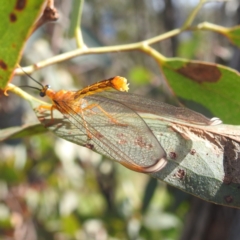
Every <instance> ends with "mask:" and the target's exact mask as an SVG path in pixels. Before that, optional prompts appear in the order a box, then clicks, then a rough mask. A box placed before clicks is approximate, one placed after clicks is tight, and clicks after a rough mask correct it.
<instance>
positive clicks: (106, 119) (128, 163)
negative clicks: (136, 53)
mask: <svg viewBox="0 0 240 240" xmlns="http://www.w3.org/2000/svg"><path fill="white" fill-rule="evenodd" d="M111 89H115V90H118V91H120V92H123V91H128V84H127V80H126V79H125V78H123V77H119V76H116V77H113V78H110V79H107V80H103V81H100V82H98V83H95V84H93V85H90V86H88V87H86V88H83V89H82V90H79V91H76V92H73V91H65V90H60V91H58V92H54V91H53V90H52V89H50V86H49V85H46V86H42V89H39V90H40V96H41V97H44V96H47V97H49V98H50V99H51V100H52V105H51V106H48V105H41V106H39V107H38V109H37V112H38V115H40V116H41V114H39V113H41V112H42V111H43V110H50V114H51V119H50V121H49V123H48V124H47V127H50V126H51V125H55V124H56V122H57V119H56V118H55V116H54V115H55V113H54V112H55V111H54V110H55V109H56V110H57V111H59V112H60V113H61V114H62V115H63V116H64V119H65V122H66V125H65V126H63V125H60V126H58V128H61V129H62V131H61V129H60V131H58V135H59V136H60V137H62V138H65V139H67V140H69V141H71V142H74V143H77V144H79V145H82V146H85V147H87V148H90V149H92V150H95V151H97V152H99V153H102V154H103V155H105V156H107V157H109V158H111V159H114V160H116V161H117V162H119V163H121V164H122V165H124V166H125V167H127V168H129V169H131V170H133V171H137V172H142V173H151V172H157V171H160V170H161V169H162V168H163V167H164V166H165V165H166V164H167V160H166V153H165V151H164V149H163V148H162V147H161V145H160V143H159V141H158V140H157V138H156V136H155V135H154V134H153V133H152V131H151V130H150V128H149V127H148V126H147V124H146V123H145V121H144V120H143V119H142V118H141V117H140V116H139V114H138V113H137V112H136V111H135V110H133V109H131V108H130V107H128V106H127V105H125V104H124V103H121V102H119V101H118V99H117V98H116V99H110V98H107V97H104V96H102V95H100V94H99V93H101V92H105V91H108V90H111ZM39 120H40V121H41V122H44V120H45V119H43V118H42V117H40V118H39ZM45 126H46V124H45Z"/></svg>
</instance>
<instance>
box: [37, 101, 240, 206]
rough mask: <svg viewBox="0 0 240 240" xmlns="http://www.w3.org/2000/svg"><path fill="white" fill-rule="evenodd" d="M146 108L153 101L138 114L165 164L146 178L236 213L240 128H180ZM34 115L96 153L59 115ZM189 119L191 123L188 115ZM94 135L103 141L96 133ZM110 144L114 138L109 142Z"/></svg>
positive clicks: (189, 125) (176, 122) (175, 121)
mask: <svg viewBox="0 0 240 240" xmlns="http://www.w3.org/2000/svg"><path fill="white" fill-rule="evenodd" d="M139 102H143V101H139ZM150 104H154V102H153V101H152V102H149V104H148V108H147V107H146V108H145V107H143V108H142V109H141V112H139V115H140V116H141V117H142V119H143V120H144V121H145V122H146V124H147V125H148V126H149V128H150V129H151V131H152V132H153V134H154V135H155V136H156V138H157V139H158V141H159V143H160V144H161V146H162V148H163V149H164V150H165V152H166V159H167V165H166V166H165V168H163V169H162V170H161V171H158V172H156V173H151V174H150V175H151V176H152V177H155V178H157V179H158V180H161V181H164V182H165V183H167V184H170V185H172V186H174V187H177V188H179V189H181V190H183V191H185V192H187V193H190V194H193V195H195V196H197V197H199V198H202V199H204V200H206V201H210V202H214V203H216V204H221V205H226V206H230V207H237V208H240V192H239V184H240V178H239V176H240V167H239V156H240V154H239V152H240V150H239V149H240V127H238V126H231V125H223V124H219V125H211V124H210V125H207V124H205V125H204V124H200V123H199V124H198V123H189V122H188V120H187V119H185V123H184V121H181V122H180V121H179V119H178V118H176V119H173V118H168V117H166V116H164V114H163V111H162V110H163V109H162V110H157V108H155V105H154V110H155V115H154V114H149V113H150V112H148V110H149V111H151V106H150ZM156 105H158V102H157V103H156ZM132 106H133V105H131V107H132ZM143 109H144V111H143ZM181 109H182V108H181ZM36 114H37V116H38V118H39V120H40V121H41V123H42V124H43V125H44V126H45V127H46V128H48V129H49V130H50V131H52V132H53V133H55V134H56V135H57V136H59V137H61V138H63V139H66V140H68V141H70V142H73V143H76V144H78V145H81V146H85V147H88V148H90V149H93V150H94V151H96V149H95V146H94V145H90V144H87V143H88V141H87V140H86V139H87V138H86V133H85V134H84V132H83V131H82V130H81V129H78V128H76V127H75V126H74V124H73V123H71V122H70V121H69V119H68V118H64V117H63V115H61V113H60V112H57V111H55V112H54V119H52V118H51V114H50V111H39V109H36ZM109 114H111V112H109ZM188 116H189V118H190V116H191V114H190V112H189V115H188ZM128 117H129V116H128ZM123 118H124V116H123ZM133 121H134V119H133ZM96 122H97V121H96ZM96 124H97V123H96ZM81 127H82V126H80V128H81ZM102 127H104V126H102ZM111 131H114V130H113V129H111ZM123 132H124V129H123ZM110 134H112V135H113V133H110ZM97 136H101V138H103V136H102V135H101V132H99V135H97ZM101 138H99V139H101ZM112 141H118V139H117V138H114V137H112ZM126 141H127V140H126ZM95 143H96V142H94V144H95ZM126 143H127V144H128V142H126ZM99 144H101V142H100V143H99ZM87 145H88V146H87ZM129 147H130V148H131V145H129ZM100 153H101V152H100ZM112 160H115V161H116V159H112ZM146 161H148V159H142V158H141V157H139V165H140V164H142V163H143V162H144V163H146ZM144 201H145V203H144V206H143V210H145V209H146V207H147V206H148V204H149V199H147V198H145V200H144Z"/></svg>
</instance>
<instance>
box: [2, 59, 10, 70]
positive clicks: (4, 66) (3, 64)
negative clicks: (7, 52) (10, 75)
mask: <svg viewBox="0 0 240 240" xmlns="http://www.w3.org/2000/svg"><path fill="white" fill-rule="evenodd" d="M7 67H8V66H7V64H6V63H5V62H4V61H3V60H0V68H2V69H3V70H7Z"/></svg>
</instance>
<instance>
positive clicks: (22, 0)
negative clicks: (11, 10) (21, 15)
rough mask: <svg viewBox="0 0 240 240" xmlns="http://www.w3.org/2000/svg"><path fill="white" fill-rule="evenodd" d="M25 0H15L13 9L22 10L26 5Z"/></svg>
mask: <svg viewBox="0 0 240 240" xmlns="http://www.w3.org/2000/svg"><path fill="white" fill-rule="evenodd" d="M26 3H27V0H17V1H16V5H15V9H16V10H18V11H22V10H23V9H24V8H25V7H26Z"/></svg>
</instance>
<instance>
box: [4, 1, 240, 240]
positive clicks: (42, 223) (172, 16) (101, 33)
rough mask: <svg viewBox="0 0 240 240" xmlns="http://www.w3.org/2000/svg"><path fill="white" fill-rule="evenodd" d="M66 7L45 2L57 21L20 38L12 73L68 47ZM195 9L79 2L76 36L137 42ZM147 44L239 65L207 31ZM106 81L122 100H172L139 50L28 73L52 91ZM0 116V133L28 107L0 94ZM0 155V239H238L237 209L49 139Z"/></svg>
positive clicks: (222, 14)
mask: <svg viewBox="0 0 240 240" xmlns="http://www.w3.org/2000/svg"><path fill="white" fill-rule="evenodd" d="M74 4H76V1H63V0H62V1H61V0H56V1H55V6H56V8H57V9H58V10H59V13H60V19H59V20H58V22H56V23H48V24H47V25H44V26H43V27H41V28H40V29H39V30H37V31H36V32H35V33H34V34H33V35H32V36H31V37H30V39H29V40H28V42H27V45H26V47H25V50H24V55H23V59H22V62H21V64H22V66H26V65H31V64H34V63H37V62H39V61H41V60H45V59H47V58H49V57H51V56H55V55H57V54H60V53H64V52H67V51H70V50H73V49H75V48H76V43H75V40H74V39H73V38H71V37H70V31H69V30H70V25H71V19H74V12H73V8H74V7H75V6H74ZM196 4H197V1H194V0H192V1H190V0H187V1H183V0H182V1H180V0H175V1H174V0H151V1H144V0H132V1H128V0H125V1H116V0H112V1H109V0H98V1H92V0H86V1H85V3H84V8H83V16H82V33H83V38H84V41H85V43H86V44H87V46H89V47H94V46H98V47H101V46H111V45H120V44H127V43H133V42H138V41H142V40H144V39H148V38H151V37H154V36H157V35H159V34H161V33H164V32H167V31H170V30H172V29H174V28H177V27H180V26H181V24H182V23H183V22H184V20H185V18H186V16H187V15H188V14H189V13H190V12H191V11H192V10H193V8H194V7H195V6H196ZM239 9H240V1H232V2H228V3H211V4H208V5H206V6H205V7H204V8H203V9H202V10H201V12H200V13H199V14H198V17H197V19H196V21H197V22H202V21H209V22H213V23H216V24H219V25H223V26H226V27H230V26H233V25H236V24H239V22H240V18H239ZM154 47H155V48H156V49H157V50H158V51H159V52H161V53H162V54H164V55H165V56H167V57H171V56H178V57H185V58H189V59H196V60H204V61H210V62H217V63H221V64H226V65H229V66H231V67H233V68H236V69H238V68H239V66H240V65H239V56H240V55H239V50H237V49H236V48H235V47H233V46H231V44H230V43H229V42H228V41H227V40H226V39H224V38H223V37H220V36H219V35H216V34H215V33H212V32H193V33H192V32H184V33H182V34H181V35H179V36H177V37H174V38H171V39H168V40H165V41H162V42H160V43H157V44H154ZM116 75H120V76H124V77H126V78H127V79H128V80H129V82H130V92H132V93H133V92H134V93H138V94H141V95H145V96H149V97H152V98H155V99H158V100H161V101H166V102H170V103H174V102H175V100H174V98H173V96H172V95H171V91H170V90H169V89H168V86H167V85H166V84H165V82H164V81H163V79H162V76H161V73H160V69H159V66H158V65H157V63H156V62H155V61H154V60H153V59H152V58H150V57H149V56H147V55H145V54H143V53H141V52H117V53H108V54H99V55H85V56H80V57H77V58H74V59H70V60H68V61H65V62H62V63H60V64H56V65H53V66H49V67H46V68H44V69H41V70H39V71H36V72H35V73H33V74H32V76H33V77H34V78H35V79H37V80H39V81H42V83H44V84H45V83H47V84H50V85H51V86H52V88H53V89H55V90H59V89H68V90H73V89H80V88H83V87H85V86H87V85H89V84H92V83H94V82H97V81H100V80H102V79H106V78H110V77H112V76H116ZM13 83H15V84H16V85H24V84H29V85H33V83H32V82H31V80H29V79H28V78H27V77H26V76H24V77H15V78H14V80H13ZM30 91H31V90H30ZM31 93H33V92H31ZM195 110H196V111H200V109H195ZM0 116H1V118H0V128H6V127H10V126H17V125H21V124H24V123H29V122H34V121H37V119H36V117H35V115H34V113H33V111H32V109H31V108H30V107H29V106H28V103H26V102H24V101H23V100H21V99H20V98H19V97H17V96H15V95H13V94H11V96H10V97H9V98H6V97H4V96H2V95H0ZM0 156H1V157H0V239H4V240H8V239H17V240H20V239H24V240H35V239H40V240H42V239H55V240H69V239H79V240H83V239H94V240H95V239H96V240H105V239H116V240H118V239H130V240H135V239H136V240H137V239H139V240H145V239H146V240H147V239H153V240H154V239H163V240H175V239H184V240H185V239H187V240H188V239H194V240H196V239H211V240H214V239H218V240H219V239H237V238H234V237H236V236H239V235H237V233H239V232H238V231H237V230H236V229H238V227H239V226H238V225H237V224H235V225H234V224H232V223H233V222H234V218H236V216H238V215H239V211H238V210H233V209H228V208H225V207H221V206H215V205H213V204H210V203H206V202H203V201H201V200H199V199H195V198H194V197H192V196H189V195H187V194H185V193H183V192H181V191H178V190H177V189H174V188H171V187H168V186H166V185H165V184H164V183H161V182H157V181H156V180H155V179H153V178H149V177H148V176H147V175H144V174H140V173H135V172H132V171H130V170H128V169H126V168H124V167H122V166H121V165H119V164H117V163H114V162H111V161H109V160H108V159H105V158H104V157H102V156H99V155H98V154H96V153H94V152H92V151H90V150H89V149H86V148H82V147H80V146H77V145H74V144H72V143H69V142H67V141H65V140H62V139H59V138H57V137H55V136H54V135H53V134H51V133H49V134H44V135H38V136H34V137H28V138H24V139H18V140H11V141H7V142H4V143H1V145H0ZM237 219H238V218H237ZM235 220H236V219H235ZM235 222H236V221H235ZM230 233H231V234H230ZM230 236H231V238H230ZM228 237H229V238H228Z"/></svg>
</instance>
